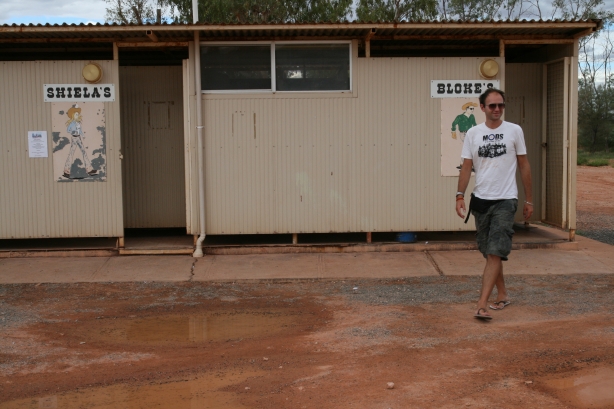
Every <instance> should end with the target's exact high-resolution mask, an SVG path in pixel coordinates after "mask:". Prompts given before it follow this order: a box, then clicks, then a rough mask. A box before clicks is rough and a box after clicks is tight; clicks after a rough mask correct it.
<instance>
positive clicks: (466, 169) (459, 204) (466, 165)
mask: <svg viewBox="0 0 614 409" xmlns="http://www.w3.org/2000/svg"><path fill="white" fill-rule="evenodd" d="M472 168H473V160H472V159H463V166H462V167H461V170H460V175H458V187H457V189H456V191H457V192H463V193H465V190H467V185H468V184H469V179H471V169H472ZM529 177H530V176H529ZM457 198H458V197H457ZM456 214H457V215H458V216H459V217H460V218H461V219H464V218H465V216H467V208H466V207H465V199H464V197H463V199H460V200H457V201H456Z"/></svg>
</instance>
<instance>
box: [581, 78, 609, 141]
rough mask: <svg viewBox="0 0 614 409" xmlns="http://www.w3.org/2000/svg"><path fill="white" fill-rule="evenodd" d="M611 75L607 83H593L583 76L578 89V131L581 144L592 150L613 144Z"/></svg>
mask: <svg viewBox="0 0 614 409" xmlns="http://www.w3.org/2000/svg"><path fill="white" fill-rule="evenodd" d="M613 81H614V77H610V78H609V79H608V81H606V83H605V84H597V85H595V83H591V82H590V81H586V80H585V79H583V78H581V79H580V80H579V84H580V86H579V89H578V133H579V142H580V145H581V146H584V147H586V148H588V149H589V150H590V151H591V152H594V151H596V150H602V149H603V150H605V151H606V152H609V150H610V146H612V132H613V131H614V111H613V110H612V108H613V107H614V92H613V91H614V89H613V88H612V86H611V85H612V82H613Z"/></svg>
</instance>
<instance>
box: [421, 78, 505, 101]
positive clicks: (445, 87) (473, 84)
mask: <svg viewBox="0 0 614 409" xmlns="http://www.w3.org/2000/svg"><path fill="white" fill-rule="evenodd" d="M499 87H500V83H499V80H488V81H485V80H432V81H431V98H472V97H479V96H480V94H482V93H483V92H484V91H486V90H487V89H488V88H499Z"/></svg>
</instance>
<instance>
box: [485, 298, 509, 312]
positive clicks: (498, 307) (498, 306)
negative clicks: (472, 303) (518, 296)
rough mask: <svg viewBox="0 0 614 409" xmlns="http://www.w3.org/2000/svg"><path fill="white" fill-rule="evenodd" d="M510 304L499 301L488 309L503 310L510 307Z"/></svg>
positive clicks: (506, 301) (505, 301)
mask: <svg viewBox="0 0 614 409" xmlns="http://www.w3.org/2000/svg"><path fill="white" fill-rule="evenodd" d="M510 303H511V301H508V300H503V301H497V302H494V303H492V304H491V305H489V306H488V308H490V309H491V310H502V309H504V308H505V307H507V306H508V305H510Z"/></svg>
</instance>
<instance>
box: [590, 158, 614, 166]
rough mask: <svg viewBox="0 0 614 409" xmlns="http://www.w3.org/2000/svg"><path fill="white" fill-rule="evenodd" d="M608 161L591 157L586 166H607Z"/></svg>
mask: <svg viewBox="0 0 614 409" xmlns="http://www.w3.org/2000/svg"><path fill="white" fill-rule="evenodd" d="M609 164H610V161H609V160H608V159H591V160H589V161H588V163H587V165H588V166H608V165H609Z"/></svg>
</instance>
